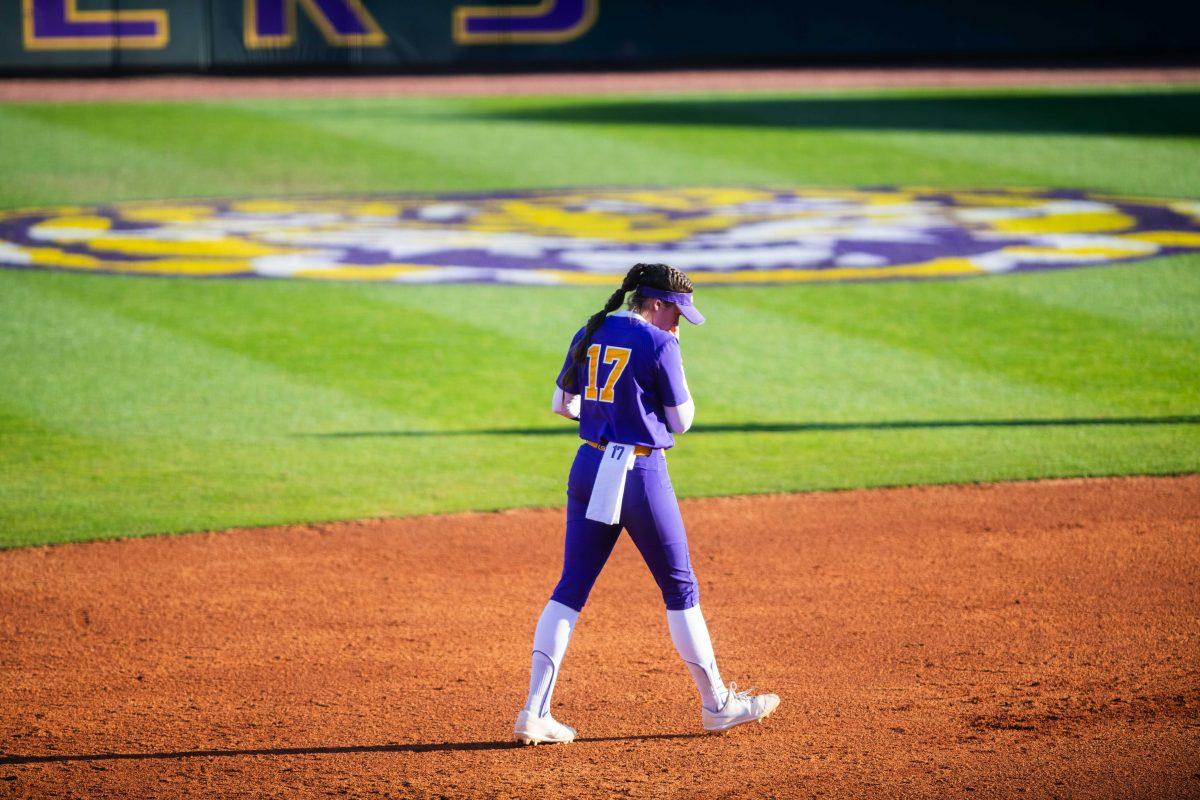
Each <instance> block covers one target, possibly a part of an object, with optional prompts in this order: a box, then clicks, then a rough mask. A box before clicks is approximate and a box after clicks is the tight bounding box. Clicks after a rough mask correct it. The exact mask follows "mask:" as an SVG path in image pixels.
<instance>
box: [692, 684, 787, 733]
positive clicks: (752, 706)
mask: <svg viewBox="0 0 1200 800" xmlns="http://www.w3.org/2000/svg"><path fill="white" fill-rule="evenodd" d="M752 691H754V690H753V689H750V690H748V691H745V692H739V691H738V690H737V684H736V683H733V682H732V681H731V682H730V683H729V697H728V698H727V699H726V700H725V706H724V708H722V709H721V710H720V711H709V710H708V709H707V708H706V709H704V730H706V731H713V732H719V731H727V730H729V729H730V728H733V727H736V726H738V725H743V724H745V723H747V722H760V721H762V720H764V719H766V718H767V717H768V716H770V715H771V712H772V711H774V710H775V709H777V708H779V695H777V694H756V695H751V694H750V692H752Z"/></svg>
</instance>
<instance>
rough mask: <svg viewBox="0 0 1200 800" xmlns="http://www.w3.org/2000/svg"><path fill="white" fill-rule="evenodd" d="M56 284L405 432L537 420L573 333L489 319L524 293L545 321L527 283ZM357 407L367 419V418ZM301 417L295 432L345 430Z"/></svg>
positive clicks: (531, 316)
mask: <svg viewBox="0 0 1200 800" xmlns="http://www.w3.org/2000/svg"><path fill="white" fill-rule="evenodd" d="M129 281H135V283H134V284H133V285H129V284H128V282H129ZM122 282H125V285H121V284H122ZM58 285H59V287H60V289H61V290H62V291H68V292H71V293H72V294H73V296H74V299H75V301H76V302H79V303H85V304H87V305H89V306H93V307H95V308H114V307H117V308H119V309H120V313H121V314H122V315H123V316H124V317H125V318H126V319H133V320H138V321H141V322H145V323H147V324H150V325H152V326H153V327H154V329H155V330H163V331H170V332H171V333H173V334H176V335H178V336H181V337H185V338H186V339H188V340H190V341H196V342H200V343H203V344H204V345H206V346H209V347H212V348H216V349H217V350H218V351H221V352H228V353H231V354H236V355H237V356H240V357H244V358H246V359H248V363H251V364H255V365H262V366H264V367H265V366H267V365H269V366H270V367H271V368H272V369H274V370H277V371H279V372H281V373H283V374H286V375H287V376H289V377H290V378H291V379H294V380H295V381H297V382H298V384H299V385H303V386H311V387H313V388H314V389H317V388H318V387H319V388H320V389H322V390H328V391H336V392H339V393H340V394H341V395H342V396H344V397H347V398H353V400H354V402H356V403H362V404H367V405H368V406H369V407H371V408H373V409H379V410H380V411H383V410H387V411H389V412H391V414H392V415H393V416H392V418H391V419H392V422H391V425H392V429H397V430H398V429H402V428H413V429H417V430H422V431H432V430H436V429H438V428H439V427H443V426H444V425H445V424H446V422H447V421H448V420H454V421H455V422H454V424H455V426H456V427H462V426H463V425H464V424H465V425H468V426H472V425H473V426H486V425H514V424H521V423H526V424H528V423H530V422H531V421H533V419H535V417H533V416H532V415H533V405H532V403H531V401H532V399H533V397H532V396H531V394H530V392H531V389H532V387H538V388H544V391H539V392H538V394H537V399H538V401H539V402H538V403H537V405H536V408H537V411H538V412H540V411H542V410H543V406H544V405H547V404H548V402H549V393H550V390H551V388H552V386H553V384H552V380H553V376H554V374H555V373H556V372H557V370H558V367H559V366H560V364H561V359H562V352H563V349H565V346H566V342H569V337H570V333H565V335H566V339H561V334H560V337H550V336H547V337H545V338H543V339H541V340H534V341H530V340H529V339H527V338H524V337H514V336H510V335H509V333H508V331H509V330H510V328H508V327H507V326H505V325H503V324H500V323H497V322H496V321H495V320H493V319H492V318H491V316H490V313H489V310H490V309H492V308H495V307H497V306H499V305H511V304H512V301H516V304H517V305H518V306H521V307H524V308H525V309H526V310H527V313H526V315H525V316H526V319H525V320H524V321H523V322H522V323H521V326H522V327H524V328H528V327H530V326H533V325H536V324H537V323H536V319H537V314H536V310H537V306H536V304H534V303H531V302H530V298H529V296H528V295H527V294H526V293H525V292H524V291H523V290H522V289H521V288H519V287H500V288H490V289H486V290H484V291H482V292H481V291H479V290H478V287H474V289H475V290H474V291H472V289H464V290H463V291H461V292H457V293H455V292H446V291H444V290H443V291H442V293H441V295H442V296H441V298H440V299H433V298H434V296H433V295H428V294H427V295H426V297H430V298H431V299H430V300H429V301H428V302H422V301H420V300H412V299H406V294H407V290H406V289H405V288H404V287H397V286H388V287H374V288H364V287H358V286H354V285H351V284H322V283H316V282H304V281H295V282H292V281H283V282H269V281H253V282H246V283H232V282H213V281H208V282H206V281H194V280H183V281H163V280H153V279H149V280H138V279H127V278H118V279H115V280H114V279H110V278H104V277H95V278H92V280H91V281H90V282H84V283H79V282H72V281H65V282H63V281H59V282H58ZM515 329H516V330H520V328H515ZM571 332H573V329H572V330H571ZM547 376H549V377H547ZM543 395H544V396H543ZM542 401H545V402H542ZM356 416H357V417H359V422H360V424H362V423H366V422H368V421H369V420H370V416H369V415H367V414H359V415H356ZM538 416H539V417H540V414H539V415H538ZM301 422H302V421H300V420H298V421H297V425H296V429H295V431H294V432H297V433H300V432H309V433H317V432H321V433H328V432H337V431H339V430H344V429H345V426H344V425H343V426H342V428H338V427H334V426H332V425H331V424H330V423H329V422H328V421H326V422H323V423H322V422H319V421H318V420H317V419H313V420H312V421H311V422H310V423H308V426H307V428H305V427H303V426H302V425H301Z"/></svg>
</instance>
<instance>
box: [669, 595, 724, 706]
mask: <svg viewBox="0 0 1200 800" xmlns="http://www.w3.org/2000/svg"><path fill="white" fill-rule="evenodd" d="M667 627H668V628H670V629H671V641H672V642H674V643H675V649H676V650H677V651H678V652H679V657H680V658H682V659H683V660H684V662H686V663H687V668H688V671H689V672H691V673H692V680H694V681H695V682H696V688H697V689H699V690H700V702H702V703H703V704H704V707H705V708H707V709H708V710H709V711H719V710H721V708H723V707H724V706H725V700H726V698H727V697H728V695H729V693H728V692H727V691H726V690H725V684H724V683H722V682H721V673H720V672H719V671H718V670H717V657H716V656H715V655H714V654H713V646H712V639H710V638H709V636H708V625H707V624H705V622H704V614H703V612H701V611H700V606H698V605H695V606H692V607H691V608H686V609H684V610H683V611H672V610H670V609H667Z"/></svg>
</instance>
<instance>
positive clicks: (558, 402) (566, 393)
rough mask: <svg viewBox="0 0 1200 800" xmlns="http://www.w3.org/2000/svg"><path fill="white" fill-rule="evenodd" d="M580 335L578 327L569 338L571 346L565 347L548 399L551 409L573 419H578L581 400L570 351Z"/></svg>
mask: <svg viewBox="0 0 1200 800" xmlns="http://www.w3.org/2000/svg"><path fill="white" fill-rule="evenodd" d="M582 335H583V328H580V329H579V331H578V332H577V333H576V334H575V337H574V338H573V339H571V346H570V347H568V348H567V357H566V358H565V359H563V365H562V369H560V370H559V371H558V377H557V378H556V379H555V380H554V397H553V398H552V399H551V401H550V410H551V411H553V412H554V413H555V414H560V415H562V416H564V417H566V418H567V419H569V420H575V421H578V420H579V411H580V408H581V407H582V402H583V401H582V398H580V396H579V388H580V387H578V386H576V385H575V383H576V382H577V381H578V369H577V368H576V369H572V367H571V351H572V350H574V349H575V343H576V342H578V341H579V337H580V336H582Z"/></svg>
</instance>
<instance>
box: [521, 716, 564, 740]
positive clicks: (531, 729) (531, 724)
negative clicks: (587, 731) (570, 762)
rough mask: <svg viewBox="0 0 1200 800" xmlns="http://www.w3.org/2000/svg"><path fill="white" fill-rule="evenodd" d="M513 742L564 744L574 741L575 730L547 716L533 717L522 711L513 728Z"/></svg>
mask: <svg viewBox="0 0 1200 800" xmlns="http://www.w3.org/2000/svg"><path fill="white" fill-rule="evenodd" d="M513 740H514V741H517V742H520V743H521V744H566V743H567V742H573V741H575V729H574V728H572V727H571V726H570V725H563V724H562V723H561V722H559V721H558V720H556V719H555V718H554V717H552V716H550V715H549V714H547V715H546V716H544V717H535V716H534V715H533V714H532V713H530V712H528V711H522V712H521V713H520V714H518V715H517V724H516V725H514V726H513Z"/></svg>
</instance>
